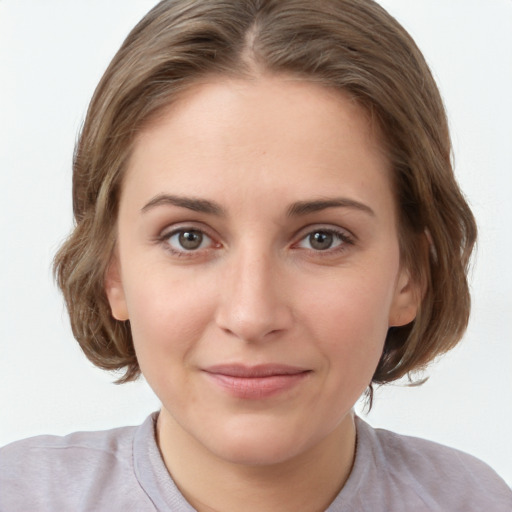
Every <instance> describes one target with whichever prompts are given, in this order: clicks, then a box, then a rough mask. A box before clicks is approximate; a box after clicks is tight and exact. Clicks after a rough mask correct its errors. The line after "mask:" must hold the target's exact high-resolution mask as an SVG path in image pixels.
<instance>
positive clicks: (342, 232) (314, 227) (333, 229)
mask: <svg viewBox="0 0 512 512" xmlns="http://www.w3.org/2000/svg"><path fill="white" fill-rule="evenodd" d="M316 231H326V232H327V233H334V234H336V235H339V236H341V237H342V238H346V239H349V240H351V241H353V242H355V241H356V240H357V237H356V236H355V235H354V234H353V233H352V232H351V231H349V230H348V229H346V228H342V227H341V226H336V225H334V224H310V225H308V226H305V227H303V228H301V229H300V230H298V231H297V232H296V234H295V235H294V237H293V238H294V239H295V240H297V241H301V240H303V239H304V238H305V237H306V236H308V235H310V234H311V233H314V232H316ZM294 243H296V242H294Z"/></svg>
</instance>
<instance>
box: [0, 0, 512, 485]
mask: <svg viewBox="0 0 512 512" xmlns="http://www.w3.org/2000/svg"><path fill="white" fill-rule="evenodd" d="M155 3H156V2H155V1H154V0H110V1H108V2H106V1H104V0H73V2H69V1H66V0H45V1H44V2H41V1H40V0H32V1H31V0H0V240H1V252H0V445H2V444H5V443H7V442H10V441H12V440H15V439H19V438H22V437H26V436H31V435H35V434H41V433H54V434H66V433H68V432H71V431H74V430H90V429H104V428H111V427H115V426H119V425H128V424H138V423H140V422H142V421H143V419H144V418H145V417H146V415H147V414H149V413H150V412H151V411H153V410H156V409H157V408H158V406H159V403H158V400H157V399H156V398H155V397H154V395H153V394H152V392H151V390H150V389H149V388H148V386H147V385H146V384H145V383H144V382H143V381H140V382H137V383H131V384H127V385H124V386H116V385H114V384H112V381H113V380H114V377H115V376H113V375H111V374H107V373H104V372H102V371H100V370H97V369H95V368H94V367H93V366H92V364H91V363H89V362H88V361H87V360H86V359H85V357H84V356H83V355H82V354H81V352H80V350H79V348H78V346H77V344H76V342H75V341H74V339H73V337H72V335H71V333H70V329H69V325H68V319H67V316H66V312H65V310H64V307H63V302H62V300H61V297H60V295H59V293H58V291H57V289H56V287H55V285H54V284H53V281H52V277H51V271H50V267H51V260H52V257H53V254H54V252H55V250H56V248H57V247H58V246H59V244H60V242H61V241H62V240H63V239H64V237H65V236H66V234H67V233H68V232H69V230H70V227H71V158H72V152H73V146H74V142H75V140H76V137H77V134H78V132H79V129H80V126H81V123H82V121H83V118H84V114H85V110H86V108H87V104H88V101H89V99H90V97H91V95H92V93H93V90H94V87H95V85H96V83H97V82H98V80H99V78H100V76H101V75H102V73H103V71H104V70H105V68H106V66H107V64H108V62H109V60H110V59H111V58H112V56H113V55H114V53H115V51H116V50H117V48H118V47H119V45H120V44H121V42H122V40H123V39H124V37H125V36H126V35H127V33H128V31H129V30H130V29H131V28H132V26H133V25H134V24H135V23H136V22H137V21H138V19H139V18H140V17H141V16H142V15H143V14H144V13H145V12H146V11H147V10H149V8H151V7H152V6H153V5H154V4H155ZM381 3H382V5H383V6H384V7H386V8H387V9H388V10H389V11H390V12H391V13H392V14H393V15H394V16H395V17H396V18H397V19H398V20H399V21H400V22H401V23H402V24H403V25H404V26H405V27H406V29H407V30H408V31H409V32H410V33H411V34H412V36H413V37H414V38H415V39H416V42H417V43H418V45H419V46H420V48H421V49H422V50H423V52H424V54H425V56H426V58H427V61H428V62H429V64H430V65H431V67H432V70H433V72H434V75H435V77H436V78H437V80H438V83H439V86H440V89H441V92H442V94H443V97H444V100H445V103H446V107H447V110H448V114H449V118H450V125H451V128H452V135H453V143H454V156H455V167H456V173H457V176H458V179H459V181H460V183H461V186H462V188H463V190H464V191H465V193H466V195H467V198H468V200H469V203H470V204H471V206H472V208H473V210H474V213H475V215H476V218H477V221H478V225H479V229H480V238H479V246H478V251H477V257H476V259H475V264H474V268H473V271H472V276H471V282H472V291H473V304H474V306H473V312H472V318H471V323H470V326H469V329H468V331H467V334H466V335H465V337H464V339H463V341H462V343H461V344H460V345H459V346H458V347H457V348H456V349H455V350H454V351H453V352H451V353H450V354H448V355H447V356H445V357H444V358H443V359H442V360H440V361H439V362H437V364H436V365H433V366H432V367H431V368H430V369H429V370H428V372H427V374H426V375H427V376H429V377H430V378H429V380H428V381H427V382H426V383H425V384H424V385H423V386H421V387H416V388H409V387H406V386H404V385H403V384H402V385H400V384H399V385H392V386H388V387H387V388H382V389H380V390H378V391H377V393H376V398H375V404H374V408H373V410H372V412H371V413H370V414H369V415H367V416H365V415H364V413H362V414H363V417H365V418H366V420H367V421H369V422H370V423H371V424H372V425H374V426H381V427H384V428H389V429H392V430H395V431H398V432H400V433H407V434H411V435H415V436H421V437H425V438H428V439H432V440H435V441H438V442H441V443H444V444H448V445H451V446H454V447H457V448H460V449H462V450H465V451H467V452H469V453H472V454H474V455H476V456H477V457H480V458H481V459H483V460H484V461H486V462H487V463H489V464H490V465H491V466H493V467H494V468H495V469H496V470H497V471H498V473H500V474H501V475H502V476H503V477H504V478H505V479H506V480H507V482H508V483H509V484H512V439H511V437H512V406H511V404H512V371H511V370H512V344H511V337H512V334H511V332H512V272H511V271H510V266H511V255H512V227H511V226H512V201H511V200H510V197H511V194H512V93H511V91H512V1H511V0H414V1H411V0H382V2H381ZM358 410H361V406H360V405H358Z"/></svg>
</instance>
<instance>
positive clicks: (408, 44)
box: [54, 0, 476, 383]
mask: <svg viewBox="0 0 512 512" xmlns="http://www.w3.org/2000/svg"><path fill="white" fill-rule="evenodd" d="M255 70H259V71H260V72H261V71H263V72H266V73H274V74H275V73H286V74H293V75H296V76H299V77H303V78H304V79H306V80H314V81H316V82H319V83H321V84H324V85H325V86H327V87H334V88H336V89H339V90H342V91H344V92H345V93H348V94H350V95H351V96H352V97H353V98H354V99H355V100H356V101H358V102H359V103H360V104H361V105H362V106H363V107H364V108H365V109H366V111H367V112H369V114H370V116H371V119H372V120H373V121H374V122H375V123H376V125H377V126H378V127H379V128H380V132H381V133H382V134H383V138H384V140H383V144H384V145H385V148H386V151H387V153H388V155H389V159H390V162H391V164H392V168H393V171H394V174H393V176H394V186H395V193H396V196H397V206H398V212H399V226H398V230H399V243H400V251H401V259H402V264H403V265H405V266H406V268H408V269H409V271H410V272H411V274H412V276H413V278H414V279H417V280H418V282H421V283H423V284H424V286H425V294H424V297H423V300H422V302H421V306H420V310H419V313H418V315H417V317H416V319H415V320H414V321H413V322H411V323H410V324H408V325H406V326H402V327H391V328H390V329H389V332H388V335H387V338H386V342H385V347H384V351H383V354H382V357H381V360H380V362H379V364H378V367H377V369H376V371H375V374H374V376H373V380H372V382H375V383H385V382H389V381H392V380H395V379H398V378H400V377H402V376H403V375H405V374H408V373H409V372H411V371H414V370H418V369H420V368H422V367H424V366H425V365H426V364H427V363H429V362H430V361H431V360H432V359H434V358H435V357H436V356H438V355H439V354H442V353H444V352H446V351H447V350H449V349H451V348H452V347H453V346H454V345H455V344H456V343H457V342H458V341H459V340H460V338H461V337H462V334H463V333H464V331H465V328H466V326H467V322H468V317H469V309H470V297H469V290H468V284H467V271H468V263H469V258H470V255H471V252H472V248H473V245H474V242H475V239H476V225H475V221H474V218H473V216H472V214H471V211H470V209H469V207H468V205H467V204H466V201H465V200H464V197H463V195H462V194H461V192H460V190H459V187H458V186H457V183H456V181H455V178H454V175H453V170H452V165H451V144H450V137H449V133H448V125H447V120H446V115H445V111H444V107H443V103H442V100H441V97H440V94H439V91H438V89H437V86H436V84H435V82H434V79H433V78H432V75H431V73H430V70H429V68H428V66H427V64H426V62H425V60H424V58H423V56H422V54H421V52H420V51H419V50H418V48H417V46H416V45H415V43H414V41H413V40H412V39H411V37H410V36H409V35H408V34H407V32H406V31H405V30H404V29H403V28H402V27H401V26H400V25H399V24H398V22H397V21H396V20H395V19H394V18H393V17H391V16H390V15H389V14H388V13H387V12H386V11H385V10H384V9H383V8H381V7H380V6H379V5H378V4H377V3H375V2H373V1H372V0H315V1H314V2H312V1H311V0H164V1H163V2H160V3H159V4H158V5H156V6H155V7H154V8H153V9H152V10H151V11H150V12H149V13H148V14H147V15H146V16H145V17H144V18H143V19H142V20H141V21H140V22H139V24H138V25H137V26H136V27H135V28H134V29H133V30H132V32H131V33H130V34H129V35H128V37H127V39H126V40H125V42H124V43H123V45H122V46H121V48H120V49H119V51H118V52H117V54H116V55H115V57H114V59H113V60H112V62H111V63H110V65H109V67H108V69H107V71H106V72H105V74H104V76H103V78H102V79H101V81H100V83H99V85H98V87H97V89H96V91H95V94H94V96H93V98H92V101H91V104H90V106H89V110H88V112H87V117H86V120H85V124H84V127H83V130H82V133H81V136H80V139H79V141H78V143H77V146H76V150H75V156H74V162H73V212H74V218H75V228H74V230H73V232H72V234H71V235H70V237H69V239H68V240H67V241H66V242H65V243H64V244H63V246H62V248H61V249H60V251H59V252H58V254H57V255H56V257H55V263H54V271H55V275H56V278H57V281H58V284H59V286H60V288H61V289H62V291H63V293H64V297H65V300H66V303H67V307H68V310H69V314H70V318H71V326H72V329H73V333H74V335H75V337H76V339H77V340H78V342H79V343H80V345H81V347H82V349H83V351H84V352H85V354H86V355H87V357H88V358H89V359H90V360H91V361H92V362H93V363H94V364H96V365H97V366H99V367H102V368H105V369H108V370H114V369H124V370H125V373H124V375H123V377H122V378H121V379H119V382H125V381H128V380H131V379H134V378H136V377H137V376H138V375H139V373H140V370H139V366H138V363H137V358H136V355H135V352H134V348H133V343H132V338H131V332H130V326H129V322H126V323H123V322H119V321H117V320H115V319H114V318H113V317H112V315H111V312H110V308H109V304H108V301H107V298H106V295H105V290H104V277H105V272H106V270H107V267H108V265H109V262H110V260H111V257H112V254H113V250H114V246H115V240H116V218H117V210H118V203H119V195H120V187H121V182H122V178H123V169H124V168H125V167H126V163H127V160H128V158H129V156H130V150H131V147H132V144H133V140H134V137H135V136H136V134H137V132H138V131H140V130H141V129H142V128H143V126H144V125H145V124H146V123H148V122H149V121H150V120H151V119H153V118H154V117H155V116H156V115H157V114H158V113H160V112H162V109H163V108H165V107H166V106H168V105H169V104H170V103H171V102H173V101H175V100H176V98H178V97H179V93H180V92H181V91H183V90H184V89H186V88H187V87H188V86H190V85H191V84H192V83H193V82H194V81H195V80H197V79H198V78H200V77H202V76H204V75H207V74H217V75H219V74H220V75H236V76H250V75H251V73H254V72H255Z"/></svg>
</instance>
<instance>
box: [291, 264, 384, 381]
mask: <svg viewBox="0 0 512 512" xmlns="http://www.w3.org/2000/svg"><path fill="white" fill-rule="evenodd" d="M363 276H365V277H363ZM392 283H393V280H392V278H391V276H388V277H387V278H386V276H382V275H380V276H379V275H372V273H371V272H370V271H368V272H362V273H361V272H354V274H353V275H349V273H348V272H347V273H345V274H344V275H343V278H341V277H340V278H339V279H338V280H330V281H329V282H328V283H326V286H324V287H321V289H320V288H317V291H316V292H314V293H311V292H310V293H308V294H307V295H306V294H304V296H307V300H306V301H305V302H304V303H303V305H302V308H301V309H302V311H303V312H304V315H307V318H308V320H307V321H306V320H305V323H307V324H308V325H309V329H310V332H311V333H312V334H311V335H312V336H313V337H314V338H315V339H316V340H318V344H319V348H320V350H321V351H322V352H324V354H325V356H326V357H327V358H329V360H330V364H341V365H344V366H346V367H347V368H346V371H348V372H349V373H351V374H356V373H357V372H358V371H361V370H363V369H364V368H367V369H368V371H373V369H374V367H375V366H376V365H377V363H378V360H379V358H380V355H381V353H382V349H383V346H384V342H385V338H386V334H387V331H388V315H389V310H390V306H391V301H392V292H391V291H392ZM356 380H357V379H356Z"/></svg>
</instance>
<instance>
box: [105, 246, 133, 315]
mask: <svg viewBox="0 0 512 512" xmlns="http://www.w3.org/2000/svg"><path fill="white" fill-rule="evenodd" d="M105 293H106V294H107V299H108V302H109V304H110V309H111V311H112V316H113V317H114V318H115V319H116V320H119V321H121V322H124V321H125V320H128V319H129V315H128V308H127V306H126V298H125V295H124V288H123V282H122V279H121V273H120V269H119V261H118V259H117V256H116V255H114V256H113V257H112V261H111V262H110V264H109V266H108V269H107V272H106V274H105Z"/></svg>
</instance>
